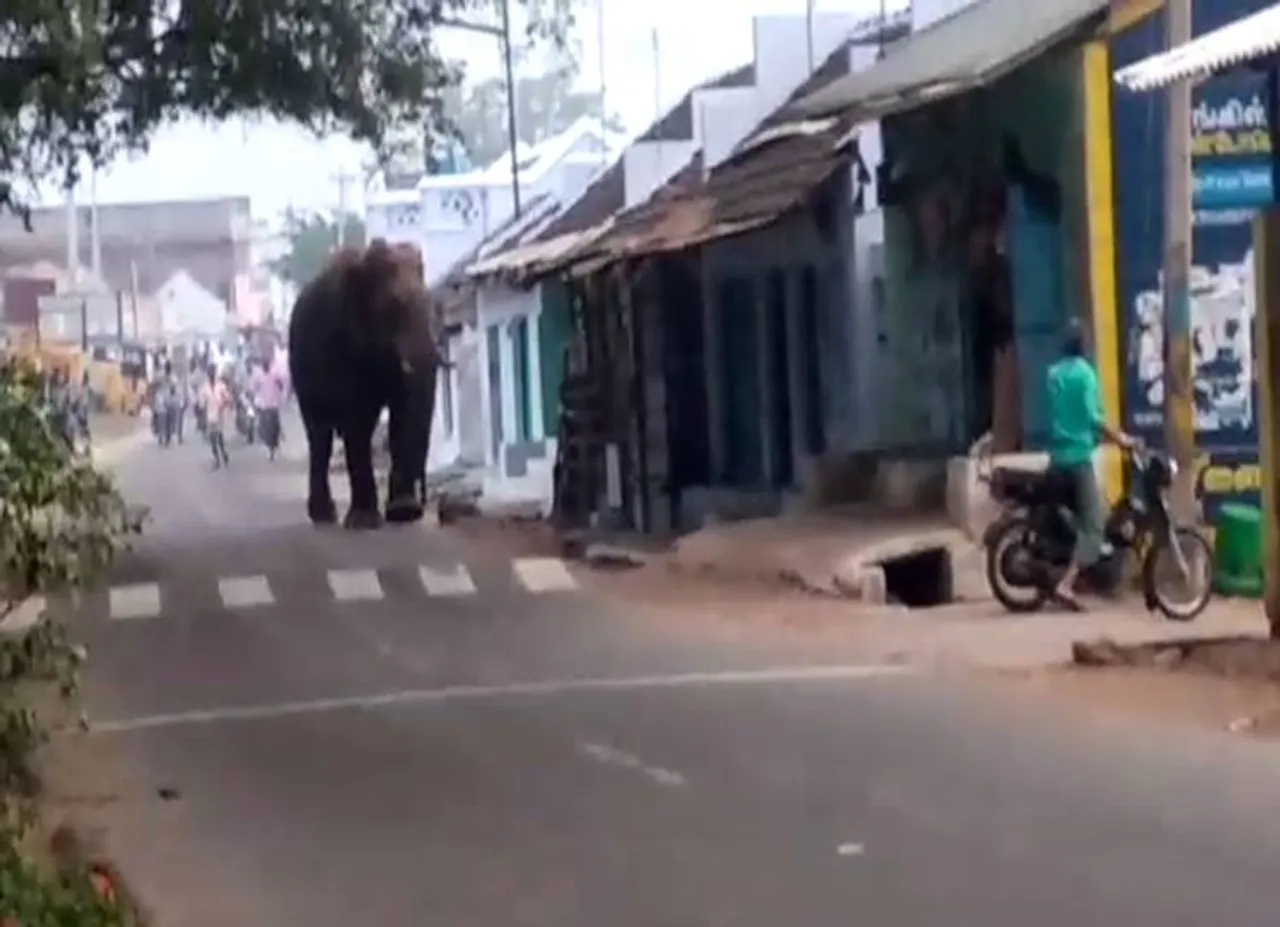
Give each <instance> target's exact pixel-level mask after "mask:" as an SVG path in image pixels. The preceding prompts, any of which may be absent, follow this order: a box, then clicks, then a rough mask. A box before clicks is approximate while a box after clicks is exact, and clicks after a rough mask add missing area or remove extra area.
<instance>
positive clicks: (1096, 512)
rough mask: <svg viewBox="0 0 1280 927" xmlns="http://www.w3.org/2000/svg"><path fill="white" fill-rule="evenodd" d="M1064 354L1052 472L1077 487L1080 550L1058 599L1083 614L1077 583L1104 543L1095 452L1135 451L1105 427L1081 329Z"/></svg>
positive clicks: (1057, 373)
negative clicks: (1105, 444)
mask: <svg viewBox="0 0 1280 927" xmlns="http://www.w3.org/2000/svg"><path fill="white" fill-rule="evenodd" d="M1062 349H1063V350H1062V357H1061V358H1060V359H1059V360H1058V361H1056V362H1055V363H1054V364H1053V365H1052V366H1050V367H1049V377H1048V387H1049V425H1050V430H1051V438H1050V442H1049V466H1050V467H1052V468H1054V469H1057V470H1059V471H1063V472H1065V473H1067V474H1069V475H1070V478H1071V482H1072V484H1073V485H1074V487H1075V508H1076V548H1075V553H1074V555H1073V556H1072V558H1071V564H1070V565H1069V566H1068V567H1067V571H1066V572H1065V573H1064V574H1063V575H1062V579H1061V580H1060V581H1059V583H1058V587H1057V590H1056V592H1055V595H1056V597H1057V598H1058V599H1059V600H1061V601H1062V602H1063V604H1065V605H1067V606H1068V607H1070V608H1072V609H1074V610H1076V611H1079V610H1081V605H1080V602H1079V601H1078V600H1077V599H1076V596H1075V589H1074V587H1075V582H1076V578H1077V577H1078V576H1079V575H1080V571H1081V570H1082V569H1085V568H1087V567H1089V566H1092V565H1093V564H1094V563H1096V562H1097V560H1098V557H1099V556H1101V554H1102V546H1103V544H1104V542H1105V537H1104V531H1105V521H1106V514H1105V512H1104V510H1103V499H1102V487H1101V486H1099V485H1098V474H1097V471H1096V470H1095V469H1094V463H1093V457H1094V452H1095V451H1096V450H1097V449H1098V446H1099V445H1100V444H1101V443H1102V440H1103V439H1104V438H1106V439H1108V440H1110V441H1112V442H1114V443H1115V444H1118V445H1119V446H1120V447H1122V448H1131V447H1133V446H1134V445H1135V443H1136V441H1135V439H1134V438H1132V437H1130V436H1129V435H1127V434H1125V433H1124V432H1121V431H1117V430H1116V429H1114V428H1111V427H1110V426H1109V425H1108V424H1107V423H1106V419H1105V416H1104V415H1103V411H1102V391H1101V389H1100V388H1099V385H1098V371H1097V370H1096V369H1095V368H1094V366H1093V362H1092V361H1090V360H1089V358H1088V355H1087V353H1086V350H1085V343H1084V337H1083V335H1082V334H1081V331H1080V326H1079V324H1078V323H1074V322H1073V323H1072V324H1071V326H1070V327H1069V328H1068V330H1067V332H1066V336H1065V337H1064V339H1063V345H1062Z"/></svg>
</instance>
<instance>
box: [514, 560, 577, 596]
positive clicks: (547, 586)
mask: <svg viewBox="0 0 1280 927" xmlns="http://www.w3.org/2000/svg"><path fill="white" fill-rule="evenodd" d="M511 568H512V569H513V570H515V574H516V578H517V579H518V580H520V585H522V586H524V588H525V589H527V590H528V591H529V592H564V591H567V590H571V589H577V588H578V581H577V580H575V579H574V578H573V575H572V574H571V573H570V572H569V568H568V567H566V566H565V565H564V561H563V560H557V559H556V558H554V557H524V558H522V559H519V560H516V561H514V562H513V563H512V564H511Z"/></svg>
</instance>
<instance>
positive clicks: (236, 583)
mask: <svg viewBox="0 0 1280 927" xmlns="http://www.w3.org/2000/svg"><path fill="white" fill-rule="evenodd" d="M218 595H220V596H221V597H222V606H223V608H255V607H257V606H261V605H271V604H273V603H274V602H275V600H276V598H275V596H274V595H272V594H271V583H270V582H269V581H268V580H267V578H266V577H265V576H228V577H226V578H225V579H220V580H218Z"/></svg>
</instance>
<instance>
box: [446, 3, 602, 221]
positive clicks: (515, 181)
mask: <svg viewBox="0 0 1280 927" xmlns="http://www.w3.org/2000/svg"><path fill="white" fill-rule="evenodd" d="M499 7H500V9H501V12H502V23H501V25H499V26H491V25H488V24H487V23H480V22H470V21H468V20H465V19H454V18H452V17H448V16H445V17H441V18H439V19H437V20H436V25H438V26H443V27H445V28H446V29H461V30H463V31H464V32H475V33H477V34H479V35H487V36H490V37H491V38H494V39H497V40H498V42H499V43H500V44H501V45H502V72H503V73H502V77H503V83H505V84H506V89H507V147H508V148H510V149H511V151H510V153H509V157H510V160H511V211H512V214H513V215H515V216H519V215H520V213H521V208H520V154H519V152H517V151H516V144H517V142H518V141H519V138H520V132H519V125H518V124H517V118H516V65H515V49H514V48H513V47H512V36H511V0H501V2H500V3H499ZM601 71H602V72H603V66H602V67H601Z"/></svg>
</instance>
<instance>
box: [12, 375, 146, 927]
mask: <svg viewBox="0 0 1280 927" xmlns="http://www.w3.org/2000/svg"><path fill="white" fill-rule="evenodd" d="M43 389H44V387H43V383H42V382H41V380H40V378H39V377H38V376H37V375H36V373H35V372H34V371H33V370H32V369H31V368H30V367H27V366H25V365H24V364H23V363H21V362H17V361H11V362H6V363H5V364H4V365H3V366H0V621H2V620H3V619H4V618H7V617H9V616H11V615H12V614H14V613H15V611H17V610H18V609H19V608H24V609H25V608H30V607H32V605H39V604H40V603H41V602H57V601H59V600H61V599H64V598H65V597H66V596H67V595H68V594H70V593H71V592H72V591H73V590H75V589H77V588H79V587H81V586H82V585H84V584H85V583H86V582H87V581H89V580H91V579H92V578H93V577H94V576H95V575H97V574H99V573H100V572H101V571H102V570H104V569H105V568H106V567H107V566H108V565H109V564H110V562H111V560H112V558H113V557H114V555H115V553H116V551H117V550H118V549H119V547H120V545H121V544H122V543H123V542H124V541H125V540H126V539H127V538H128V536H129V535H130V534H132V533H134V532H135V531H137V530H138V526H137V524H136V522H135V521H134V520H133V519H132V518H131V517H130V514H129V512H128V511H127V509H126V507H125V504H124V501H123V499H122V498H121V496H120V494H119V493H118V492H117V491H116V489H115V487H114V485H113V484H112V481H111V479H110V478H109V477H108V476H106V475H104V474H103V473H100V472H99V471H98V470H96V469H95V468H94V467H93V464H92V461H91V460H90V459H89V458H88V457H87V456H84V455H82V454H79V453H77V452H75V451H73V450H72V449H71V447H70V446H69V445H68V443H67V442H66V441H65V440H64V439H63V438H62V436H61V434H60V433H59V432H58V430H57V429H56V428H55V426H54V422H53V419H52V417H51V416H50V414H49V412H48V411H47V407H46V404H45V403H43V402H42V395H43ZM32 597H39V598H36V599H34V600H33V599H32ZM83 659H84V653H83V651H82V650H80V649H79V648H77V647H75V646H73V645H72V643H71V642H70V640H69V638H68V636H67V633H66V629H65V627H64V626H63V625H62V624H61V623H60V622H58V621H56V620H54V619H53V618H52V617H50V614H49V613H45V614H43V615H41V616H40V619H39V620H38V621H36V622H34V623H33V624H31V625H30V626H29V627H28V628H27V629H26V630H24V631H23V630H16V629H13V628H8V629H3V630H0V925H8V924H21V925H28V924H49V925H57V924H76V925H78V927H79V925H83V927H110V925H117V924H124V923H127V920H125V919H124V914H123V912H120V911H117V910H115V907H114V905H113V904H112V903H110V902H109V901H107V900H105V899H103V898H101V897H100V896H99V894H98V893H97V892H96V891H95V890H94V888H93V885H92V884H91V880H90V878H89V874H88V873H87V872H83V871H81V872H76V873H71V874H67V875H62V876H54V875H51V874H48V873H44V872H42V871H40V870H39V869H37V868H36V867H34V866H33V865H32V864H31V863H29V862H28V861H27V860H26V859H25V858H24V857H23V855H22V853H21V851H20V848H21V846H22V840H23V838H24V836H25V835H26V833H27V832H28V830H29V829H30V827H31V826H32V824H33V823H34V822H35V816H36V802H37V799H38V798H39V792H40V788H39V787H40V780H39V776H38V775H37V770H36V767H35V758H36V752H37V750H38V749H39V747H40V746H41V745H42V744H43V743H44V741H45V738H46V730H45V728H44V727H43V726H42V720H43V719H42V718H41V717H40V716H38V715H37V713H36V712H35V710H34V709H33V708H32V707H31V704H30V699H29V697H30V695H31V691H32V687H33V685H39V684H41V683H44V684H52V685H55V686H56V687H57V689H58V691H59V693H60V694H61V695H62V696H64V697H70V696H71V695H73V694H74V692H75V687H76V674H77V671H78V669H79V667H80V665H81V663H82V662H83Z"/></svg>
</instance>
